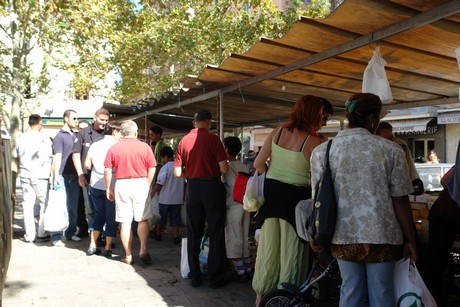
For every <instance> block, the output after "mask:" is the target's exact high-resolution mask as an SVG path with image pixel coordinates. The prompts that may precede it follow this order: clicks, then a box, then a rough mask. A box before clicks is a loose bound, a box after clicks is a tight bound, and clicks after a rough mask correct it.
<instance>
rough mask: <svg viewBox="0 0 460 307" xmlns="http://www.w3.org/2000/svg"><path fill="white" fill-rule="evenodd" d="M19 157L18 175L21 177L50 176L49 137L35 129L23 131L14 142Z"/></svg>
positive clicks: (50, 154)
mask: <svg viewBox="0 0 460 307" xmlns="http://www.w3.org/2000/svg"><path fill="white" fill-rule="evenodd" d="M16 153H17V156H18V158H19V159H20V164H19V169H20V173H19V175H20V176H21V177H23V178H40V179H46V178H49V177H50V171H51V160H52V156H53V147H52V143H51V140H50V139H49V137H47V136H46V135H44V134H43V133H41V132H39V131H35V130H30V131H27V132H25V133H23V134H22V135H21V136H20V137H19V138H18V140H17V142H16Z"/></svg>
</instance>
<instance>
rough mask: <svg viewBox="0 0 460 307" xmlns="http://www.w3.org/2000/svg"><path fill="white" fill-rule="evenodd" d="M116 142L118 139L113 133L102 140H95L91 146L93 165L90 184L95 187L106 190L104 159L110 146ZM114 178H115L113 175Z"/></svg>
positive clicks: (89, 153) (90, 153)
mask: <svg viewBox="0 0 460 307" xmlns="http://www.w3.org/2000/svg"><path fill="white" fill-rule="evenodd" d="M116 142H117V140H116V139H115V137H113V136H112V135H105V136H104V138H103V139H102V140H99V141H97V142H94V143H93V144H91V146H90V147H89V150H88V155H90V157H91V164H92V165H93V168H92V170H91V179H90V182H89V185H90V186H91V187H93V188H94V189H98V190H105V180H104V160H105V156H106V155H107V152H108V151H109V148H110V147H112V145H113V144H115V143H116ZM112 171H114V170H112ZM112 179H114V177H113V176H112Z"/></svg>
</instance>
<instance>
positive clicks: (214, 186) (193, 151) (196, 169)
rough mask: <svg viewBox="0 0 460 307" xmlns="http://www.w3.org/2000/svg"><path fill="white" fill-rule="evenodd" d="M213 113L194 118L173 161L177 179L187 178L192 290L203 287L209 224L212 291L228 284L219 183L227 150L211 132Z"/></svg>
mask: <svg viewBox="0 0 460 307" xmlns="http://www.w3.org/2000/svg"><path fill="white" fill-rule="evenodd" d="M211 124H212V120H211V113H210V112H209V111H207V110H201V111H199V112H197V113H196V114H195V117H194V121H193V125H194V127H195V129H192V130H191V131H190V133H189V134H187V135H186V136H185V137H184V138H183V139H182V140H181V142H180V143H179V146H178V147H177V152H176V158H175V160H174V175H175V176H176V177H183V178H187V179H188V180H187V185H188V188H187V204H186V210H187V238H188V239H187V254H188V255H187V256H188V263H189V267H190V274H189V277H190V278H191V281H192V287H198V286H200V284H201V271H200V262H199V259H198V255H199V253H200V242H201V238H202V236H203V231H204V225H205V222H207V223H208V232H209V254H208V275H209V277H210V281H211V288H219V287H222V286H224V285H225V284H226V283H227V279H226V277H225V271H226V266H225V265H226V262H227V259H226V253H225V235H224V229H225V212H226V204H225V188H224V185H223V183H222V180H221V179H220V176H221V174H225V173H227V171H228V163H227V155H226V153H225V149H224V146H223V144H222V142H221V140H220V139H219V137H217V136H216V135H214V134H211V133H210V132H209V129H210V128H211Z"/></svg>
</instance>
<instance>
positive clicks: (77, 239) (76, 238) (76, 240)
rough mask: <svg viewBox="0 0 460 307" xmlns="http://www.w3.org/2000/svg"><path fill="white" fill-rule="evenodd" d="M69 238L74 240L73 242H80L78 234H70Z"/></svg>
mask: <svg viewBox="0 0 460 307" xmlns="http://www.w3.org/2000/svg"><path fill="white" fill-rule="evenodd" d="M70 240H72V241H75V242H80V241H81V238H80V237H78V236H72V238H70Z"/></svg>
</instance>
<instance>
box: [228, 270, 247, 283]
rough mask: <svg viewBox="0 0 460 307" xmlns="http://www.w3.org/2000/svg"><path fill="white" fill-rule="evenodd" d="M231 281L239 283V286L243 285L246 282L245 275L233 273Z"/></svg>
mask: <svg viewBox="0 0 460 307" xmlns="http://www.w3.org/2000/svg"><path fill="white" fill-rule="evenodd" d="M231 279H232V281H234V282H237V283H240V284H244V283H245V282H246V281H247V277H246V274H244V273H243V274H238V273H236V272H235V273H234V274H233V275H232V277H231Z"/></svg>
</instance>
